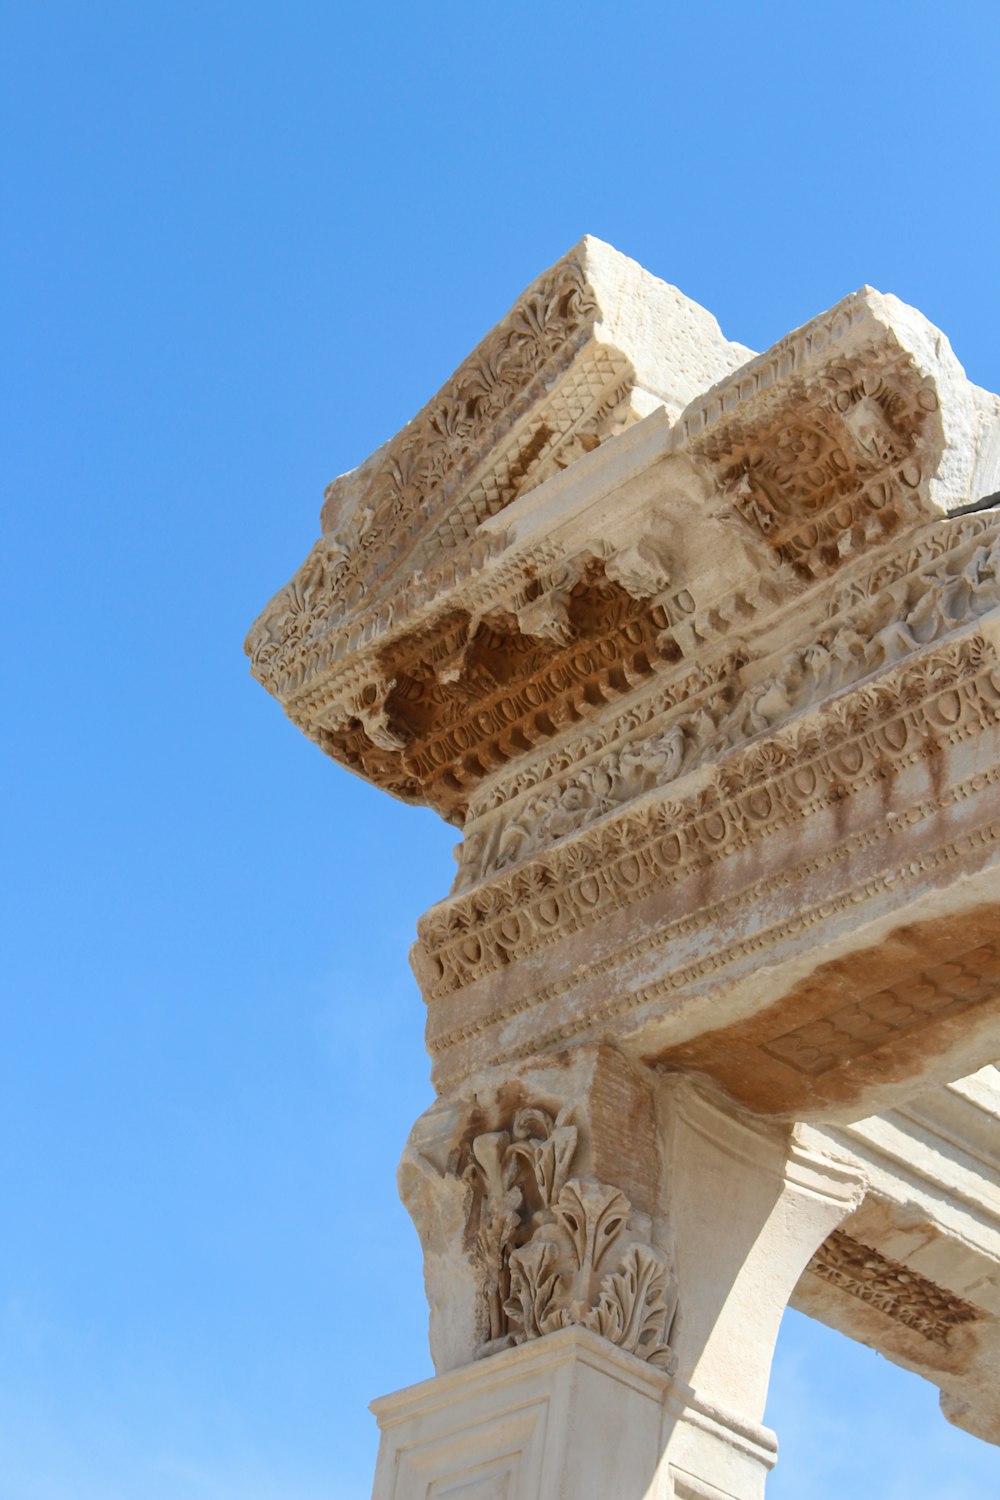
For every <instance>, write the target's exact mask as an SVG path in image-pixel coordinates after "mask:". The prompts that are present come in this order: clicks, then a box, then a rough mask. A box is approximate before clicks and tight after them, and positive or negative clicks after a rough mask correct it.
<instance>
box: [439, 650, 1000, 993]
mask: <svg viewBox="0 0 1000 1500" xmlns="http://www.w3.org/2000/svg"><path fill="white" fill-rule="evenodd" d="M998 722H1000V668H998V666H997V661H996V656H995V654H994V651H993V648H992V646H991V644H990V643H989V642H988V641H986V640H984V639H982V638H981V637H978V636H975V635H972V636H967V637H964V638H960V639H959V640H957V641H956V642H954V643H952V644H950V645H949V644H945V645H944V646H942V647H940V648H937V649H936V650H934V649H932V650H926V651H925V652H923V653H921V654H920V655H918V656H917V657H915V658H913V659H912V661H910V662H909V663H908V664H907V665H906V666H904V667H902V668H900V669H899V670H898V672H897V674H896V675H894V676H893V677H891V678H890V679H889V680H886V681H881V680H880V681H879V682H878V683H876V684H872V685H870V686H868V687H865V688H861V689H859V690H857V691H856V692H855V693H853V694H849V695H844V696H842V697H841V698H839V699H835V700H834V701H833V702H832V703H831V704H830V705H829V708H828V709H827V710H826V712H825V713H824V715H823V717H822V719H820V720H818V721H810V720H808V719H807V720H806V721H805V722H802V723H798V722H796V723H793V724H792V725H790V726H789V727H788V728H787V729H786V730H784V731H782V732H781V733H779V734H777V735H773V736H768V737H765V738H761V739H759V740H757V741H755V742H753V743H752V744H750V745H749V746H747V747H746V748H745V749H743V750H741V751H739V752H736V753H734V754H732V755H730V756H729V757H727V758H726V759H725V760H724V761H722V763H720V764H718V765H717V766H715V767H714V768H713V769H712V770H711V772H710V773H709V776H708V779H707V781H705V782H704V783H703V784H701V785H700V786H698V788H697V789H696V790H694V791H691V792H689V793H688V795H687V796H685V797H683V798H678V799H677V800H676V801H671V800H669V799H667V798H656V799H651V798H646V799H644V800H643V801H642V802H640V803H639V804H637V806H636V807H635V808H634V809H629V808H626V809H625V810H624V811H623V812H619V813H617V814H616V815H615V816H614V817H609V818H607V819H605V820H603V821H602V822H600V823H599V824H597V825H595V827H594V828H593V829H591V830H589V831H588V832H586V833H585V834H583V835H581V836H580V837H579V838H577V839H574V840H572V841H571V842H570V843H569V844H566V845H562V846H560V845H557V846H555V847H553V848H551V849H549V850H547V851H546V852H545V854H544V855H543V856H541V857H538V858H535V859H530V860H526V861H525V862H524V863H523V864H522V865H520V866H519V867H518V868H517V869H516V870H514V871H512V872H510V873H508V874H502V875H500V876H498V877H496V878H494V879H493V880H491V881H489V882H488V883H487V884H486V885H484V886H483V887H481V888H478V889H477V890H474V891H472V892H471V893H470V894H469V895H467V896H458V897H455V898H453V899H451V900H450V901H448V902H446V903H443V904H442V905H441V906H439V907H436V908H434V909H433V910H432V911H431V912H430V913H428V915H427V916H426V917H424V918H423V919H422V920H421V923H420V926H419V932H420V944H419V949H418V950H417V952H416V957H415V963H416V964H418V966H419V967H418V972H419V976H420V978H421V982H422V983H423V985H424V987H425V991H426V993H428V995H429V996H430V997H431V998H435V997H437V996H439V995H444V994H447V993H449V992H450V991H452V990H455V989H460V988H462V987H463V986H464V985H467V984H470V983H472V982H473V981H474V980H475V979H477V978H479V977H481V976H482V975H484V974H486V973H489V972H491V971H493V970H494V969H496V968H498V967H500V966H501V965H504V964H508V963H510V962H512V961H513V960H514V959H515V958H517V957H520V956H522V955H524V954H526V953H529V952H531V951H533V950H536V949H538V948H540V947H543V946H545V945H547V944H549V943H552V942H553V941H556V940H557V939H558V938H560V937H565V936H568V935H569V934H570V933H573V932H577V931H580V930H581V929H582V928H584V927H587V926H590V925H592V924H593V923H594V922H598V921H600V920H602V918H604V917H605V916H607V915H608V914H609V913H610V912H612V911H614V910H617V909H619V908H620V906H621V905H623V904H626V903H629V902H633V901H637V900H639V899H641V898H642V896H644V895H645V894H648V893H649V892H650V891H652V890H654V889H657V888H662V887H663V886H666V885H670V884H673V883H675V882H676V881H678V880H679V879H680V878H682V876H683V875H685V874H686V873H689V872H690V871H691V870H692V869H693V868H698V867H700V866H701V867H703V866H705V865H706V864H709V863H715V862H717V861H719V860H720V859H724V858H727V857H729V856H731V855H733V854H734V853H737V852H739V851H740V850H743V849H746V848H747V847H749V845H750V844H751V843H754V842H756V841H757V840H759V839H761V838H763V837H766V835H767V833H768V831H769V830H770V829H773V828H774V827H775V826H781V827H789V826H791V825H792V824H794V823H796V822H801V821H802V820H803V819H804V818H806V817H808V816H809V814H810V813H811V812H812V811H813V810H814V809H817V808H821V807H825V806H829V805H830V803H831V802H842V801H844V800H845V799H847V798H849V797H850V796H851V795H852V794H855V793H857V792H859V791H860V790H861V789H862V788H864V787H865V786H868V785H872V784H878V783H879V782H881V781H883V780H884V778H885V777H886V776H887V775H888V774H892V773H895V774H898V773H899V772H900V771H901V770H902V769H903V768H904V767H906V766H907V765H912V764H915V763H917V762H918V761H921V760H923V759H924V758H925V757H926V754H927V748H926V747H927V745H928V744H929V743H934V742H937V743H941V744H947V743H958V742H959V741H960V740H962V739H964V738H968V737H969V736H970V735H975V734H978V733H982V732H983V731H984V730H985V729H987V728H988V727H991V726H993V725H995V724H997V723H998Z"/></svg>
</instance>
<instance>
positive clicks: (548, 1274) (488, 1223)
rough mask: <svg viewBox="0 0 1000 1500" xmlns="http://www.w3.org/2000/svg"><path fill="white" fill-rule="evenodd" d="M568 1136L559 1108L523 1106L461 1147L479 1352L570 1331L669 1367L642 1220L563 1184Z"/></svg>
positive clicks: (613, 1198) (591, 1185) (666, 1293)
mask: <svg viewBox="0 0 1000 1500" xmlns="http://www.w3.org/2000/svg"><path fill="white" fill-rule="evenodd" d="M577 1144H578V1132H577V1128H576V1126H575V1125H573V1124H571V1123H570V1111H569V1108H568V1107H566V1108H564V1109H563V1110H561V1111H560V1112H559V1114H558V1115H556V1116H555V1118H553V1116H552V1115H551V1114H549V1113H548V1112H547V1111H546V1110H544V1109H541V1108H538V1107H532V1108H526V1109H520V1110H518V1111H517V1113H516V1114H515V1115H514V1118H513V1121H512V1122H511V1125H510V1128H509V1130H499V1131H489V1132H487V1133H484V1134H482V1135H478V1136H476V1137H475V1139H474V1140H473V1142H472V1146H471V1158H470V1160H469V1161H468V1163H467V1164H466V1166H465V1169H464V1177H465V1180H466V1182H467V1183H468V1184H469V1186H470V1188H471V1190H472V1206H471V1218H470V1229H471V1231H472V1234H473V1238H474V1244H475V1254H476V1257H477V1260H478V1265H479V1272H480V1275H481V1279H482V1324H483V1329H484V1332H485V1334H486V1337H485V1338H484V1339H483V1341H482V1342H481V1344H480V1347H479V1350H478V1353H479V1354H480V1356H483V1355H488V1354H493V1353H495V1352H496V1351H497V1350H499V1349H504V1348H508V1347H510V1346H511V1345H514V1344H523V1343H525V1342H527V1341H528V1340H530V1339H536V1338H540V1337H542V1336H543V1335H545V1334H547V1333H554V1332H555V1331H556V1330H557V1329H560V1328H567V1327H570V1326H572V1325H576V1326H580V1327H583V1328H589V1329H591V1330H592V1331H593V1332H594V1333H598V1334H600V1335H601V1336H602V1337H603V1338H606V1339H608V1340H609V1341H610V1342H611V1343H613V1344H615V1345H617V1346H618V1348H620V1349H623V1350H625V1351H626V1353H629V1354H634V1355H636V1357H637V1358H639V1359H644V1360H647V1361H648V1362H649V1363H650V1364H653V1365H656V1366H658V1367H659V1368H661V1369H667V1368H669V1365H670V1349H669V1347H668V1344H667V1338H668V1336H669V1332H670V1325H671V1322H672V1319H673V1315H674V1310H675V1307H676V1301H677V1293H676V1285H675V1282H674V1278H673V1276H672V1274H671V1272H670V1270H669V1268H668V1264H667V1259H666V1257H665V1256H664V1255H663V1254H662V1253H661V1252H660V1251H658V1250H656V1249H654V1248H653V1247H652V1246H651V1245H650V1244H648V1243H647V1242H646V1240H645V1238H644V1236H645V1235H646V1234H647V1233H648V1229H649V1221H648V1219H647V1218H646V1217H645V1216H644V1215H639V1214H636V1213H633V1211H632V1205H631V1204H630V1202H629V1200H628V1198H627V1197H626V1196H625V1194H624V1193H622V1192H621V1191H620V1190H619V1189H618V1188H615V1187H612V1186H609V1185H608V1184H607V1183H603V1182H597V1181H595V1180H594V1179H592V1178H580V1177H572V1176H571V1175H570V1173H571V1171H572V1166H573V1160H574V1157H575V1155H576V1152H577Z"/></svg>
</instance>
